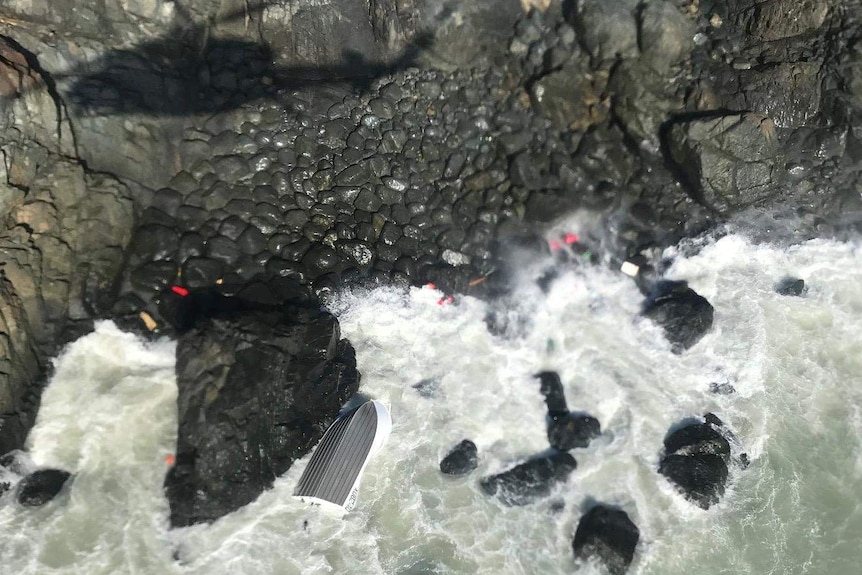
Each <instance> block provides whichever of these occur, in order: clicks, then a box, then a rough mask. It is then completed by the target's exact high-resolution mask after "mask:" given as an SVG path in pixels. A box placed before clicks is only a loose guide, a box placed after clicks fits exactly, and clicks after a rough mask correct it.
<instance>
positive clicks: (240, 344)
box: [165, 294, 359, 527]
mask: <svg viewBox="0 0 862 575" xmlns="http://www.w3.org/2000/svg"><path fill="white" fill-rule="evenodd" d="M267 297H268V298H274V297H276V296H275V295H274V294H270V295H269V296H267ZM249 299H256V298H249ZM249 299H246V300H245V301H242V300H236V299H235V298H227V299H224V298H221V299H218V298H215V297H211V298H210V301H209V304H208V305H206V306H205V305H204V304H203V303H202V304H200V305H201V308H208V309H203V310H202V311H203V312H204V313H200V314H199V315H198V319H197V320H196V327H194V329H192V330H191V331H189V332H187V333H186V334H184V335H182V336H181V337H180V339H179V343H178V348H177V384H178V387H179V396H178V400H177V401H178V406H179V432H178V436H177V451H176V453H177V455H176V465H175V466H174V467H173V468H172V469H171V470H170V472H169V474H168V477H167V478H166V480H165V487H166V493H167V497H168V501H169V503H170V507H171V516H170V518H171V524H172V525H173V526H175V527H180V526H186V525H191V524H194V523H200V522H209V521H213V520H215V519H217V518H219V517H221V516H223V515H225V514H226V513H229V512H231V511H234V510H236V509H238V508H240V507H242V506H243V505H246V504H247V503H250V502H251V501H253V500H254V499H255V498H257V496H258V495H259V494H260V493H261V492H262V491H264V490H265V489H268V488H269V487H270V486H271V485H272V482H273V480H274V479H275V478H276V477H278V476H279V475H281V474H282V473H284V472H285V471H287V469H289V468H290V466H291V465H292V463H293V461H294V460H295V459H296V458H298V457H301V456H302V455H304V454H305V453H307V452H308V451H309V450H310V449H311V448H312V447H313V446H314V444H315V443H316V442H317V441H318V440H319V439H320V437H321V436H322V435H323V432H324V430H325V429H326V428H327V427H328V426H329V425H330V424H331V423H332V421H333V420H334V418H335V417H336V415H337V414H338V411H339V409H340V407H341V405H343V404H344V402H345V401H346V400H347V399H348V398H349V397H351V396H352V395H354V394H355V393H356V391H357V389H358V385H359V374H358V373H357V371H356V360H355V357H354V353H353V349H352V348H351V346H350V344H349V343H348V342H347V341H346V340H342V339H340V335H339V328H338V323H337V321H336V320H335V318H334V317H332V316H331V315H330V314H328V313H326V312H324V311H322V310H318V309H315V308H308V307H296V306H287V307H280V306H266V305H264V307H260V306H261V305H262V304H257V303H255V302H253V301H249ZM256 308H257V309H256ZM264 308H265V309H264ZM206 316H212V319H206ZM213 366H219V368H218V369H213Z"/></svg>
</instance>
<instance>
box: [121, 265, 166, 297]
mask: <svg viewBox="0 0 862 575" xmlns="http://www.w3.org/2000/svg"><path fill="white" fill-rule="evenodd" d="M176 278H177V264H175V263H174V262H170V261H155V262H147V263H145V264H143V265H141V266H140V267H138V268H135V269H134V270H132V273H131V274H129V280H130V281H131V283H132V286H133V287H135V288H137V289H140V290H143V291H144V292H150V293H155V292H160V291H162V290H163V289H165V288H166V287H167V286H169V285H170V284H171V283H173V282H174V280H176Z"/></svg>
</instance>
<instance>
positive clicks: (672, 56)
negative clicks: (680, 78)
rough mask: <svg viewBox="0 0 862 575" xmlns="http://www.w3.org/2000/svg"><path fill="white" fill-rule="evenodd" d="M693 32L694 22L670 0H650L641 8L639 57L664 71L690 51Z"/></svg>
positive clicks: (654, 67) (657, 69)
mask: <svg viewBox="0 0 862 575" xmlns="http://www.w3.org/2000/svg"><path fill="white" fill-rule="evenodd" d="M694 34H695V26H694V22H693V21H692V20H691V19H690V18H689V17H688V16H686V15H685V14H684V13H683V12H682V10H680V9H678V8H677V7H676V6H675V5H674V4H673V3H671V2H650V3H648V4H645V5H644V7H643V9H642V10H641V13H640V46H641V53H642V54H643V56H642V59H643V60H645V61H646V62H647V63H648V64H649V65H650V67H652V68H653V69H654V70H656V71H658V72H666V71H667V69H668V68H669V67H671V66H674V65H676V64H679V63H680V62H681V61H682V60H683V59H685V58H686V57H687V56H689V54H691V50H692V48H693V47H694V42H693V38H694ZM752 109H755V110H759V109H760V108H752Z"/></svg>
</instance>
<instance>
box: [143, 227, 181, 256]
mask: <svg viewBox="0 0 862 575" xmlns="http://www.w3.org/2000/svg"><path fill="white" fill-rule="evenodd" d="M132 243H133V245H134V250H135V255H137V256H138V257H139V258H141V259H143V260H161V259H165V258H167V257H169V256H170V255H171V254H173V253H174V251H175V250H176V249H177V234H176V232H175V231H174V230H173V229H171V228H168V227H165V226H162V225H158V224H151V225H148V226H144V227H141V228H139V229H138V232H137V233H136V234H135V238H134V240H133V242H132Z"/></svg>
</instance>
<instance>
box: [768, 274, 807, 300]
mask: <svg viewBox="0 0 862 575" xmlns="http://www.w3.org/2000/svg"><path fill="white" fill-rule="evenodd" d="M804 291H805V280H803V279H797V278H791V277H786V278H783V279H782V280H781V281H779V282H778V284H776V286H775V293H777V294H779V295H789V296H800V295H802V294H803V292H804Z"/></svg>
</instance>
